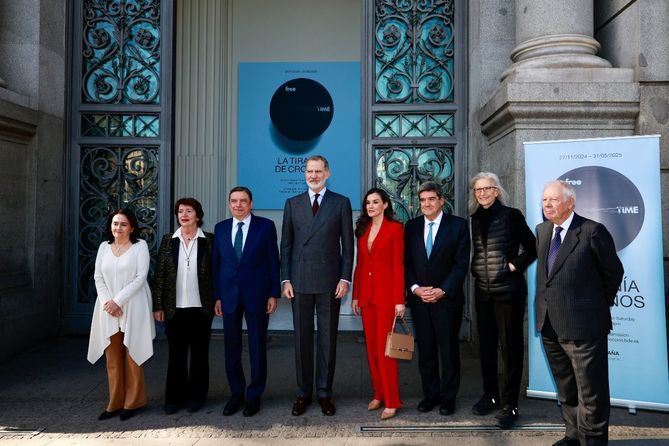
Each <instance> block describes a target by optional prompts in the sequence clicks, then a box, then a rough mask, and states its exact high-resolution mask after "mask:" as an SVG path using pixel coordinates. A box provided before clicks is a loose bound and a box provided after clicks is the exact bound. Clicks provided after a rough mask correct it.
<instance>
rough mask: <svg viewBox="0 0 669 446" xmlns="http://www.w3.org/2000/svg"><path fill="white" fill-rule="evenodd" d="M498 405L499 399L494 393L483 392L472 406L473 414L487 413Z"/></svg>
mask: <svg viewBox="0 0 669 446" xmlns="http://www.w3.org/2000/svg"><path fill="white" fill-rule="evenodd" d="M498 407H499V400H498V399H497V397H496V396H495V395H489V394H485V395H483V396H482V397H481V399H479V400H478V402H477V403H476V404H474V406H473V407H472V413H473V414H474V415H488V414H489V413H490V412H492V411H493V410H495V409H497V408H498Z"/></svg>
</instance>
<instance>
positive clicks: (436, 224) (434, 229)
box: [411, 211, 444, 293]
mask: <svg viewBox="0 0 669 446" xmlns="http://www.w3.org/2000/svg"><path fill="white" fill-rule="evenodd" d="M443 217H444V211H440V212H439V215H437V218H435V219H434V220H432V221H430V220H428V219H427V217H423V224H424V226H423V243H425V247H426V248H427V236H428V234H429V233H430V223H434V224H433V225H432V248H434V239H435V238H436V237H437V231H438V230H439V226H440V225H441V219H442V218H443ZM416 288H418V284H417V283H414V284H413V285H411V292H412V293H413V292H414V291H415V290H416Z"/></svg>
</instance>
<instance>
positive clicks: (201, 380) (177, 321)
mask: <svg viewBox="0 0 669 446" xmlns="http://www.w3.org/2000/svg"><path fill="white" fill-rule="evenodd" d="M211 320H212V318H211V317H210V316H208V315H207V314H206V313H205V312H204V311H202V308H177V310H176V314H175V315H174V317H173V318H172V319H169V320H167V321H166V322H165V332H166V334H167V344H168V346H169V359H168V362H167V382H166V385H165V404H185V403H187V402H193V403H204V401H205V400H206V399H207V392H208V391H209V338H210V335H211ZM189 351H190V367H189V364H188V353H189Z"/></svg>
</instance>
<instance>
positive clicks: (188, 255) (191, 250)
mask: <svg viewBox="0 0 669 446" xmlns="http://www.w3.org/2000/svg"><path fill="white" fill-rule="evenodd" d="M194 245H195V242H192V243H190V244H189V246H188V250H186V244H185V243H184V242H181V248H182V249H183V250H184V256H186V271H190V257H191V254H192V252H193V246H194Z"/></svg>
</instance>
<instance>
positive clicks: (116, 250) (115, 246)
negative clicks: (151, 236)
mask: <svg viewBox="0 0 669 446" xmlns="http://www.w3.org/2000/svg"><path fill="white" fill-rule="evenodd" d="M129 241H130V240H126V241H125V242H123V244H121V245H118V244H116V241H114V243H113V244H112V251H113V252H114V255H115V256H116V257H118V256H120V255H121V251H122V250H123V248H124V247H125V245H127V244H128V242H129Z"/></svg>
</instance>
